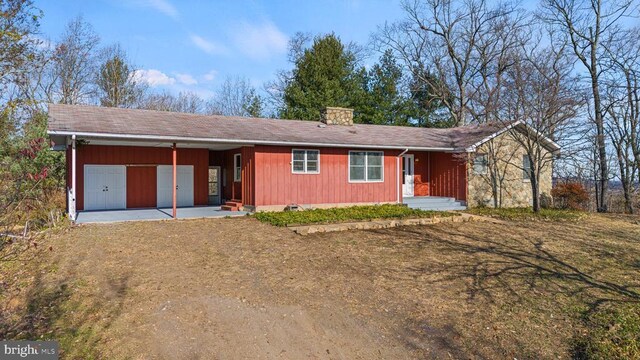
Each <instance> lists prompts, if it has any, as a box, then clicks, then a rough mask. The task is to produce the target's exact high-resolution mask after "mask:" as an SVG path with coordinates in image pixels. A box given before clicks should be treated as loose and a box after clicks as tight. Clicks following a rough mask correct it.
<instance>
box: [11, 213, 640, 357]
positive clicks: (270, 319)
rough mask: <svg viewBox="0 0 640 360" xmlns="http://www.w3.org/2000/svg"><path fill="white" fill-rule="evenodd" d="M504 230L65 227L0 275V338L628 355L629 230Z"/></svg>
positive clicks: (637, 276) (631, 312) (639, 316)
mask: <svg viewBox="0 0 640 360" xmlns="http://www.w3.org/2000/svg"><path fill="white" fill-rule="evenodd" d="M512 219H513V220H508V219H507V220H504V221H500V222H499V223H491V222H467V223H448V224H435V225H430V226H406V227H399V228H392V229H380V230H368V231H365V230H361V231H346V232H337V233H319V234H311V235H308V236H304V237H302V236H298V235H295V234H294V233H292V232H291V231H289V230H288V229H284V228H281V227H276V226H271V225H269V224H268V223H261V222H259V221H257V220H256V219H254V218H251V217H241V218H233V219H200V220H178V221H159V222H133V223H121V224H102V225H84V226H78V227H74V228H72V229H71V230H69V231H64V232H60V233H57V234H51V235H50V236H48V237H47V238H45V239H40V240H39V241H38V247H37V248H36V249H32V250H31V251H29V252H28V253H25V254H24V256H23V257H22V258H21V260H20V261H11V262H2V263H0V338H3V339H56V340H59V341H60V343H61V348H62V350H63V354H62V358H63V359H65V358H66V359H91V358H114V359H126V358H133V359H138V358H172V359H193V358H232V359H234V358H288V359H306V358H317V359H333V358H343V359H424V358H437V359H449V358H454V359H513V358H517V359H567V358H572V357H576V358H580V357H583V358H589V357H591V358H607V356H608V358H631V359H632V358H638V356H640V355H639V352H638V343H639V341H640V340H639V339H638V337H639V336H640V331H639V327H640V310H639V309H640V305H639V301H640V240H639V239H640V217H638V216H622V215H599V214H588V215H582V216H580V217H579V218H574V219H563V220H560V221H556V220H552V219H547V220H545V221H530V220H521V218H518V217H512Z"/></svg>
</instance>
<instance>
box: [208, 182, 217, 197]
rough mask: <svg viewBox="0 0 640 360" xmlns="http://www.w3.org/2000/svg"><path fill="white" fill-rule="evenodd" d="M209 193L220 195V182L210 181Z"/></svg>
mask: <svg viewBox="0 0 640 360" xmlns="http://www.w3.org/2000/svg"><path fill="white" fill-rule="evenodd" d="M209 195H218V183H217V182H216V183H209Z"/></svg>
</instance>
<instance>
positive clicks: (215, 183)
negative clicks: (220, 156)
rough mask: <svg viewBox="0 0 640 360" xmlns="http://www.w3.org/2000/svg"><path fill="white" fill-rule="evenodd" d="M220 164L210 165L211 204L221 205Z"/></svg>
mask: <svg viewBox="0 0 640 360" xmlns="http://www.w3.org/2000/svg"><path fill="white" fill-rule="evenodd" d="M220 175H221V174H220V166H211V167H209V205H220Z"/></svg>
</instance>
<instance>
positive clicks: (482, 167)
mask: <svg viewBox="0 0 640 360" xmlns="http://www.w3.org/2000/svg"><path fill="white" fill-rule="evenodd" d="M488 165H489V160H488V159H487V154H476V157H475V158H473V173H474V174H478V175H483V174H486V173H487V167H488Z"/></svg>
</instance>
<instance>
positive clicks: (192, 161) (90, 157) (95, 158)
mask: <svg viewBox="0 0 640 360" xmlns="http://www.w3.org/2000/svg"><path fill="white" fill-rule="evenodd" d="M68 157H70V156H68ZM76 157H77V158H76V162H77V171H76V176H77V179H76V183H77V186H78V190H77V199H76V206H77V209H78V210H82V209H84V165H86V164H87V165H143V164H144V165H171V164H172V155H171V148H168V147H167V148H153V147H140V146H105V145H83V146H78V147H77V150H76ZM208 164H209V151H208V150H207V149H185V148H180V145H178V165H193V178H194V189H193V200H194V204H195V205H207V203H208V183H207V182H208V172H209V170H208ZM69 166H70V165H69ZM70 174H71V170H70V167H69V171H68V175H67V178H68V179H69V176H70ZM68 182H69V183H70V180H68ZM149 186H154V187H155V186H156V184H155V182H154V183H153V185H151V184H149ZM127 192H129V191H127ZM131 196H133V197H135V196H139V197H140V198H137V199H132V201H133V203H150V202H151V201H153V202H155V201H156V194H155V193H154V194H153V199H151V195H149V193H147V192H145V193H140V194H139V195H134V194H131ZM129 199H130V198H129V194H127V200H129Z"/></svg>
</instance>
